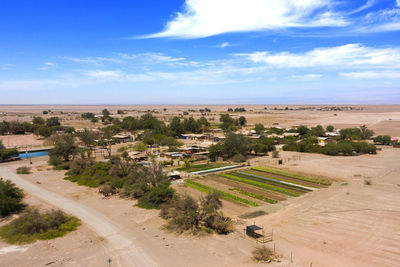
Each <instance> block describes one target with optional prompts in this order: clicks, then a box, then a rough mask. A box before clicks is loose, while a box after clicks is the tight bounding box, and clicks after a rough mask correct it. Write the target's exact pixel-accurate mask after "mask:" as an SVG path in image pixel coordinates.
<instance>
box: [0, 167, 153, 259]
mask: <svg viewBox="0 0 400 267" xmlns="http://www.w3.org/2000/svg"><path fill="white" fill-rule="evenodd" d="M0 177H2V178H4V179H7V180H11V181H13V182H14V183H15V184H16V185H17V186H18V187H20V188H22V189H23V190H24V191H26V192H27V193H29V194H32V195H34V196H36V197H38V198H40V199H42V200H44V201H46V202H48V203H50V204H52V205H54V206H56V207H58V208H60V209H62V210H64V211H65V212H67V213H70V214H73V215H75V216H76V217H78V218H79V219H81V220H82V221H83V222H84V223H85V224H86V225H87V226H88V227H89V228H91V229H92V230H93V231H95V232H96V233H97V234H98V235H100V236H101V237H103V238H104V239H105V240H106V241H108V242H107V243H108V247H107V249H108V251H109V253H110V258H111V259H112V260H113V266H158V264H157V263H156V262H155V261H154V260H153V259H152V258H151V257H150V256H149V255H148V254H146V252H145V251H143V250H142V249H141V248H140V247H138V246H137V245H135V244H134V243H133V242H132V240H130V239H128V238H126V237H125V236H126V235H125V234H124V233H123V232H122V231H121V229H119V228H118V226H116V225H115V224H114V223H113V222H111V221H110V220H109V219H108V218H106V217H105V216H103V215H101V214H99V213H98V212H96V211H94V210H92V209H90V208H88V207H85V206H84V205H81V204H79V203H77V202H76V201H73V200H71V199H67V198H64V197H62V196H59V195H57V194H54V193H52V192H50V191H47V190H45V189H43V188H40V187H39V186H37V185H35V184H32V183H31V182H28V181H26V180H24V179H23V178H21V177H20V176H19V175H17V174H15V173H13V172H12V171H11V170H10V169H9V167H7V166H2V167H0Z"/></svg>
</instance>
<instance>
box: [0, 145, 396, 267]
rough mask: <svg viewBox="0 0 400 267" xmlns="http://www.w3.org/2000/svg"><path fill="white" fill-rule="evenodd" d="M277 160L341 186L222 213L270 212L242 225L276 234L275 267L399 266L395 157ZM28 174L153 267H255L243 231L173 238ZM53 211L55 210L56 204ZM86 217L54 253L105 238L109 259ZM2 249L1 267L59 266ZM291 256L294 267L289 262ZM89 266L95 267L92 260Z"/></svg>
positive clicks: (41, 175) (49, 174)
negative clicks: (104, 225)
mask: <svg viewBox="0 0 400 267" xmlns="http://www.w3.org/2000/svg"><path fill="white" fill-rule="evenodd" d="M281 156H282V158H283V159H285V161H284V162H285V164H284V166H283V167H284V168H289V169H292V170H296V171H301V172H312V173H314V174H319V175H323V176H327V177H332V178H340V179H341V180H340V181H338V182H335V183H334V185H332V186H331V187H329V188H328V189H322V190H318V191H315V192H312V193H308V194H306V195H304V196H301V197H298V198H290V199H289V200H287V201H284V202H281V203H280V204H277V205H267V206H264V207H256V208H249V209H248V208H243V207H240V208H239V209H238V208H235V205H233V204H232V206H230V205H229V204H226V208H225V212H226V213H227V214H229V215H230V216H235V215H237V214H239V213H241V212H248V211H251V210H257V209H263V210H265V211H267V212H269V214H268V215H265V216H262V217H258V218H255V219H250V220H247V221H243V223H247V224H250V223H253V222H255V223H256V224H258V225H261V226H263V227H264V228H265V230H266V231H273V232H274V242H273V243H269V244H268V245H269V246H273V245H275V247H276V249H277V251H278V252H279V253H281V254H282V255H283V257H284V259H283V261H284V262H283V263H280V264H278V266H310V264H311V263H312V264H313V266H398V263H399V262H400V254H399V251H400V224H399V223H398V222H399V221H400V209H399V204H400V194H399V193H400V186H399V184H400V166H399V165H398V162H399V158H400V149H393V148H390V147H387V148H384V149H383V150H382V151H381V152H380V153H379V154H378V155H364V156H359V157H328V156H323V155H317V154H301V155H300V156H299V155H298V153H295V152H281ZM288 159H290V160H289V161H288ZM256 160H257V161H258V163H257V165H259V164H260V161H261V162H262V161H265V162H270V161H272V160H275V159H271V158H270V157H263V158H256ZM20 164H21V162H19V163H18V164H16V163H13V164H6V165H2V166H3V167H1V168H2V169H3V170H4V169H10V170H14V169H15V168H16V167H17V166H18V165H20ZM25 164H26V163H25ZM4 166H5V167H4ZM34 167H35V168H39V169H41V170H42V171H37V172H35V173H33V174H30V175H26V176H22V178H23V179H24V181H26V182H30V183H32V184H33V183H36V182H40V184H36V186H38V187H40V188H41V189H44V190H46V191H49V192H52V193H54V194H57V195H59V196H60V199H63V200H64V199H67V202H73V203H76V204H77V205H80V206H81V207H84V208H85V209H87V210H88V212H94V213H96V214H100V215H101V216H104V217H105V218H106V220H107V221H109V222H110V223H112V224H113V225H114V226H115V227H117V228H118V232H119V234H120V235H123V236H124V237H125V238H126V239H129V240H131V242H133V243H134V244H135V246H137V247H139V248H140V249H142V250H143V251H145V252H146V254H148V255H149V257H150V258H151V259H152V260H153V261H155V262H156V263H157V264H158V265H161V266H221V265H229V266H252V265H255V264H254V263H252V261H251V260H250V257H251V250H252V249H253V248H254V247H255V246H256V244H255V243H254V241H252V240H250V239H243V238H242V235H241V229H242V228H243V225H244V224H238V225H237V229H238V231H237V232H235V233H233V234H231V235H228V236H217V235H214V236H208V237H200V238H199V237H190V236H185V235H181V236H177V235H175V234H171V233H167V232H165V231H164V230H162V225H163V223H164V221H163V220H162V219H160V218H159V217H158V216H157V213H158V212H157V211H152V210H150V211H149V210H143V209H139V208H136V207H133V204H134V202H132V201H130V200H125V199H120V198H118V197H112V198H110V199H104V198H102V197H100V196H99V195H98V194H97V193H96V192H95V190H94V189H90V188H86V187H79V186H77V185H76V184H74V183H71V182H69V181H65V180H63V179H62V178H63V172H56V171H52V170H46V163H45V161H44V160H43V159H41V160H38V159H36V160H35V162H34ZM3 174H6V175H7V176H9V175H10V174H8V173H3ZM365 179H370V180H371V181H372V185H364V180H365ZM194 192H197V191H194ZM194 194H195V195H196V194H198V193H194ZM198 195H200V194H198ZM52 204H53V205H56V206H57V204H58V203H56V202H55V203H52ZM224 204H225V203H224ZM72 213H75V211H73V212H72ZM84 217H85V216H83V218H82V219H83V220H84V222H85V223H84V225H83V228H81V229H79V231H77V232H76V233H73V234H71V235H68V236H67V237H65V238H61V239H57V240H55V241H52V242H59V243H58V244H59V246H66V247H71V246H72V247H76V246H75V245H76V243H79V242H80V244H85V243H82V242H85V241H84V240H88V238H89V236H90V237H91V238H89V239H90V240H103V238H104V241H101V242H100V241H99V244H97V246H100V247H102V249H103V251H105V253H107V252H108V253H110V250H109V249H110V242H109V241H108V240H107V235H106V234H105V233H102V232H101V231H99V230H98V229H97V231H96V229H95V228H94V227H93V226H92V222H89V223H86V221H85V219H84ZM89 229H90V231H93V234H91V232H90V231H87V230H89ZM80 232H81V233H83V234H82V236H79V235H78V233H80ZM88 232H89V233H88ZM96 235H97V238H96V237H95V236H96ZM74 236H75V237H74ZM72 240H74V242H72ZM1 245H2V246H0V262H3V259H6V260H7V262H12V263H13V264H14V265H12V266H24V263H21V257H24V258H25V257H33V256H32V255H37V253H39V255H42V257H39V256H38V258H40V259H41V260H42V262H45V261H48V262H50V261H52V260H54V259H59V260H58V261H57V264H61V262H62V260H61V259H63V256H62V255H63V254H62V253H60V252H58V253H59V254H57V252H54V254H51V256H48V255H49V254H47V253H49V252H48V251H47V250H48V249H47V247H46V242H38V243H35V244H34V245H30V247H29V249H28V250H26V251H23V249H24V247H22V248H21V247H18V248H11V249H17V250H18V249H22V250H21V251H15V252H12V251H10V252H8V253H7V254H1V249H2V248H4V246H5V244H1ZM129 248H130V247H129V246H126V247H124V246H122V247H121V248H120V249H119V250H118V252H115V251H114V254H112V253H111V254H110V255H111V257H112V258H113V257H116V259H115V258H113V259H115V263H118V262H120V260H119V256H118V253H120V254H122V255H124V253H128V252H129V251H130V249H129ZM9 249H10V248H9ZM126 250H128V252H127V251H126ZM38 251H40V252H38ZM70 251H71V256H70V257H69V258H68V259H71V262H74V263H76V266H83V265H85V263H87V260H90V257H89V258H88V257H83V258H82V259H81V258H79V256H80V255H83V254H84V255H97V253H99V254H100V255H102V259H103V260H104V259H105V258H106V257H105V255H104V252H96V253H95V254H92V253H93V250H92V246H88V247H85V246H83V247H82V248H81V250H80V251H79V253H82V254H79V253H78V252H77V251H76V250H74V249H73V248H72V249H70ZM74 251H76V252H75V253H74ZM111 251H112V249H111ZM35 253H36V254H35ZM42 253H43V254H42ZM115 253H117V254H115ZM171 255H174V257H171ZM291 255H292V260H293V262H292V263H291V262H290V259H291ZM46 257H48V258H46ZM95 258H96V260H98V257H95ZM44 259H46V260H44ZM36 260H37V261H36V262H38V263H39V262H40V261H39V260H38V259H36ZM4 262H5V261H4ZM0 266H2V265H1V264H0ZM7 266H10V265H7ZM38 266H40V265H39V264H38ZM120 266H131V265H120Z"/></svg>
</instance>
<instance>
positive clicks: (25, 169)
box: [17, 166, 31, 174]
mask: <svg viewBox="0 0 400 267" xmlns="http://www.w3.org/2000/svg"><path fill="white" fill-rule="evenodd" d="M17 173H18V174H30V173H31V169H30V168H29V167H26V166H21V167H18V168H17Z"/></svg>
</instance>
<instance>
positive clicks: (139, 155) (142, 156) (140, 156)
mask: <svg viewBox="0 0 400 267" xmlns="http://www.w3.org/2000/svg"><path fill="white" fill-rule="evenodd" d="M128 155H129V157H130V158H131V159H133V160H134V161H136V162H139V161H146V160H148V158H149V157H148V156H147V154H146V153H143V152H140V151H132V152H128Z"/></svg>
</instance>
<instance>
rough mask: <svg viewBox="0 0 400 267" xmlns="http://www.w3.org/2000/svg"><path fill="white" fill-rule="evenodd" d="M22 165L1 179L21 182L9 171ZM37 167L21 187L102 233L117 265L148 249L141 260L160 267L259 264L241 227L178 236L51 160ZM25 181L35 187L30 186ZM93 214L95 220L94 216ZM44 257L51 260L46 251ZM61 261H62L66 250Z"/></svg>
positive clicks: (154, 214) (5, 169)
mask: <svg viewBox="0 0 400 267" xmlns="http://www.w3.org/2000/svg"><path fill="white" fill-rule="evenodd" d="M44 158H46V157H44ZM23 162H25V161H23ZM25 164H26V163H25ZM20 165H21V162H19V163H18V164H15V163H14V164H6V165H4V164H3V165H2V167H0V169H1V171H2V176H3V177H4V178H11V179H16V178H15V174H10V170H11V171H13V170H15V168H16V167H17V166H20ZM33 168H34V169H35V170H36V169H40V170H42V171H38V172H37V171H35V172H34V173H32V174H30V175H24V176H21V177H22V179H23V181H19V179H16V180H17V181H18V182H19V183H20V184H19V185H22V186H24V187H26V188H30V187H31V185H33V186H35V187H38V188H39V189H40V190H39V189H34V191H31V192H32V193H35V194H37V195H38V198H40V199H47V202H49V201H50V202H51V204H52V205H54V206H58V207H60V208H63V209H65V211H67V212H69V213H72V214H74V215H76V216H78V217H80V218H81V220H82V221H83V222H84V227H87V229H90V230H91V231H93V232H94V233H95V234H97V235H98V238H100V239H101V240H103V241H102V242H103V243H102V244H103V247H104V251H105V253H106V255H108V256H109V257H111V259H113V262H114V264H115V265H114V266H135V265H133V264H132V262H129V263H126V261H125V258H124V257H125V256H126V255H127V254H131V253H135V251H143V253H142V257H143V255H144V254H147V255H148V258H147V259H149V260H150V261H152V262H155V264H154V265H159V266H221V265H227V266H253V265H254V266H256V264H255V263H253V262H252V260H251V251H252V250H253V249H254V247H256V246H257V244H256V242H255V241H253V240H250V239H243V235H242V229H243V225H242V224H238V225H237V227H238V231H237V232H235V233H232V234H230V235H228V236H217V235H212V236H205V237H192V236H187V235H175V234H172V233H168V232H165V231H164V230H163V229H162V227H163V225H164V223H165V221H164V220H163V219H161V218H159V217H158V211H155V210H144V209H140V208H137V207H134V206H133V205H134V204H135V202H134V201H131V200H126V199H120V198H118V197H112V198H109V199H104V198H102V197H101V196H100V195H99V194H98V193H97V192H96V190H94V189H90V188H87V187H80V186H77V185H76V184H75V183H71V182H69V181H66V180H63V179H62V178H63V177H64V175H63V172H61V171H52V170H47V167H46V162H45V161H44V160H43V159H42V160H38V159H35V161H34V164H33ZM37 182H39V183H40V184H38V183H37ZM25 183H29V184H31V185H26V184H25ZM31 190H32V189H31ZM43 190H44V191H43ZM43 192H46V193H44V194H46V195H47V194H50V195H53V196H55V195H56V194H57V195H58V196H59V197H58V200H55V199H53V198H51V199H48V198H47V197H46V196H44V195H43ZM234 206H235V205H234V204H231V203H229V204H227V211H228V213H229V210H232V212H235V213H236V214H239V213H238V212H237V209H235V207H234ZM82 208H84V209H85V214H82V213H81V211H80V210H81V209H82ZM246 210H247V208H244V209H243V210H242V211H246ZM82 212H83V211H82ZM93 214H95V215H96V216H95V217H93ZM97 217H101V218H102V219H101V222H97V220H98V218H97ZM97 223H98V224H99V225H104V227H105V228H107V229H99V227H97V226H96V225H95V224H97ZM242 223H244V222H242ZM110 225H112V227H113V228H114V229H116V232H113V233H112V234H111V236H110V233H108V231H109V230H108V228H109V227H110ZM83 230H84V229H83ZM80 231H81V230H80ZM117 235H119V236H123V238H124V239H127V240H129V241H130V244H125V241H124V242H123V243H119V239H117V241H115V240H113V239H114V238H115V236H117ZM110 237H111V239H110ZM67 238H68V236H67V237H66V238H65V240H64V238H61V239H57V241H59V240H60V241H59V242H61V243H64V242H63V241H62V240H64V241H65V243H69V242H70V240H68V239H67ZM270 245H271V244H270ZM33 246H34V247H35V246H36V247H37V248H38V249H42V250H44V251H45V250H46V248H45V247H44V245H43V244H41V243H40V242H39V243H35V244H34V245H33ZM133 247H135V248H133ZM34 252H35V250H31V249H28V250H27V251H22V250H21V251H17V252H12V251H11V252H9V253H7V254H3V255H0V266H2V265H1V262H3V261H2V258H5V259H7V261H8V262H12V263H13V264H12V266H24V265H23V264H24V263H21V257H24V258H25V257H31V255H32V253H34ZM81 252H82V253H83V254H86V253H88V255H89V254H91V253H93V252H92V251H91V250H90V249H89V248H88V250H87V251H86V248H84V247H82V248H81ZM92 255H93V254H92ZM94 255H97V254H94ZM94 255H93V256H94ZM171 255H173V257H171ZM42 256H43V257H47V255H46V254H45V253H44V254H43V255H42ZM104 256H105V255H104V254H100V256H99V257H100V258H101V259H102V260H104V259H107V257H104ZM58 257H60V258H62V253H61V252H60V253H59V255H58ZM96 257H97V256H96ZM46 260H47V259H46ZM49 261H50V260H49ZM74 262H76V266H85V265H86V262H85V259H84V258H83V259H82V261H80V260H79V258H74ZM59 265H61V264H59ZM7 266H9V265H7ZM37 266H40V264H39V263H38V265H37ZM89 266H97V265H89ZM137 266H145V265H137ZM150 266H151V264H150Z"/></svg>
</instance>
